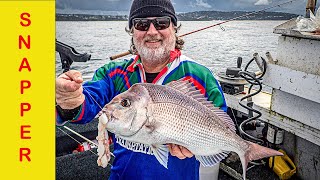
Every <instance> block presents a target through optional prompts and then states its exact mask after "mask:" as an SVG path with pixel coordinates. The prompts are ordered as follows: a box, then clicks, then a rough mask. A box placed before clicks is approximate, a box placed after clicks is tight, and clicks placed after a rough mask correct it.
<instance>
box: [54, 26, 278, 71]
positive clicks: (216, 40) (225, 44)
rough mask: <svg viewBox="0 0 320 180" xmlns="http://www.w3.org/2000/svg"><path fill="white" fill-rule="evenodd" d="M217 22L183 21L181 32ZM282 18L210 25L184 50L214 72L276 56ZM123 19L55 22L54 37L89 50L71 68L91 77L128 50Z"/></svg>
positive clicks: (189, 38) (190, 37) (189, 40)
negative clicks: (88, 57) (256, 58)
mask: <svg viewBox="0 0 320 180" xmlns="http://www.w3.org/2000/svg"><path fill="white" fill-rule="evenodd" d="M217 22H218V21H199V22H195V21H185V22H181V23H182V28H181V30H180V34H183V33H187V32H190V31H193V30H196V29H198V28H202V27H206V26H209V25H212V24H215V23H217ZM283 22H284V21H233V22H229V23H226V24H224V25H223V28H224V29H225V30H224V31H223V30H222V29H221V28H220V27H218V26H217V27H213V28H210V29H207V30H204V31H201V32H197V33H194V34H191V35H188V36H185V37H184V40H185V48H184V50H183V53H184V54H185V55H187V56H189V57H191V58H193V59H194V60H196V61H198V62H200V63H202V64H204V65H206V66H207V67H209V68H210V69H212V70H213V72H215V73H217V72H219V71H221V70H223V69H225V68H226V67H229V66H236V59H237V57H238V56H241V57H243V60H244V63H245V62H247V61H249V60H250V59H251V58H252V54H253V53H255V52H258V53H259V54H260V55H262V56H264V54H265V53H266V52H267V51H269V52H270V53H271V54H272V55H273V56H274V57H275V56H276V47H277V43H278V36H279V35H278V34H273V33H272V31H273V28H274V27H275V26H277V25H279V24H281V23H283ZM126 24H127V23H126V22H124V21H121V22H115V21H98V22H97V21H87V22H83V21H81V22H63V21H58V22H56V38H57V39H58V40H59V41H61V42H63V43H66V44H68V45H71V46H73V47H74V48H75V49H76V50H77V51H78V52H80V53H84V52H87V53H90V54H91V59H92V60H91V61H88V62H86V63H73V65H72V69H77V70H80V71H81V72H82V73H83V74H84V76H92V74H93V72H94V71H95V70H96V69H97V68H99V67H100V66H102V65H103V64H105V63H106V62H108V61H109V60H108V57H110V56H112V55H115V54H118V53H121V52H124V51H126V50H128V49H129V45H130V39H131V37H130V36H129V35H128V34H127V33H126V32H125V31H124V29H125V26H126ZM56 72H57V74H60V73H61V72H62V70H61V63H60V58H59V55H58V54H57V57H56Z"/></svg>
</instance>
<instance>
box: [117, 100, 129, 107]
mask: <svg viewBox="0 0 320 180" xmlns="http://www.w3.org/2000/svg"><path fill="white" fill-rule="evenodd" d="M120 104H121V106H122V107H129V106H130V105H131V103H130V100H129V99H123V100H121V102H120Z"/></svg>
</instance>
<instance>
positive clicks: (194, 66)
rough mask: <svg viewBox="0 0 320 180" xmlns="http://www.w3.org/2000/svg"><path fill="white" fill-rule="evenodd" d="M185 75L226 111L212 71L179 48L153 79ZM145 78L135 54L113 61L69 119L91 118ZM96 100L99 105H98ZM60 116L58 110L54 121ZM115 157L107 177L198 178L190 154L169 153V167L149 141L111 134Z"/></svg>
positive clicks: (162, 81) (158, 81)
mask: <svg viewBox="0 0 320 180" xmlns="http://www.w3.org/2000/svg"><path fill="white" fill-rule="evenodd" d="M180 79H185V80H189V81H191V82H192V84H193V85H194V86H195V87H196V88H197V89H198V90H200V92H201V93H202V94H203V95H204V96H205V97H207V98H208V100H209V101H212V102H213V105H214V106H215V107H220V108H221V109H222V110H224V111H226V110H227V106H226V102H225V99H224V96H223V92H222V89H221V87H220V85H219V84H218V82H217V80H216V79H215V78H214V76H213V74H212V72H211V71H210V70H209V69H208V68H206V67H205V66H203V65H200V64H198V63H197V62H195V61H193V60H192V59H190V58H188V57H186V56H184V55H181V52H180V51H179V50H175V51H171V54H170V62H169V63H168V64H167V65H166V66H165V67H164V68H163V70H162V71H161V72H160V73H159V74H158V75H157V76H156V78H155V79H154V80H153V82H152V83H154V84H160V85H165V84H167V83H169V82H171V81H175V80H180ZM142 82H144V83H145V82H146V77H145V72H144V69H143V65H142V63H141V60H140V57H139V56H138V55H135V56H132V57H131V58H130V59H129V60H124V61H112V62H110V63H108V64H106V65H104V66H102V67H101V68H99V69H98V70H96V72H95V74H94V76H93V78H92V80H91V81H89V82H86V83H85V84H84V85H83V87H84V91H83V94H84V95H85V101H84V102H83V104H82V105H81V108H80V111H79V113H78V114H77V116H76V117H75V118H74V119H73V120H71V121H70V122H72V123H79V124H84V123H88V122H90V121H91V120H92V119H94V117H95V116H96V114H98V112H99V111H100V110H101V108H100V107H103V106H104V105H105V104H107V103H108V102H109V101H111V100H112V98H113V97H115V96H116V95H118V94H120V93H122V92H124V91H126V90H128V89H129V88H130V87H131V86H132V85H133V84H135V83H142ZM97 103H98V104H99V106H100V107H99V106H98V105H97ZM61 122H63V120H62V119H61V118H60V117H59V115H58V114H57V124H59V123H61ZM112 140H113V143H114V151H113V154H114V155H115V159H114V161H113V164H112V168H111V175H110V179H112V180H113V179H166V180H169V179H174V180H177V179H183V180H188V179H190V180H194V179H199V162H198V161H197V160H196V159H195V157H192V158H186V159H183V160H180V159H179V158H177V157H173V156H171V154H170V153H169V157H168V166H167V167H168V168H167V169H166V168H165V167H163V166H162V165H161V164H160V163H159V162H158V160H157V159H156V158H155V156H154V155H153V152H152V150H151V148H150V147H149V146H148V145H145V144H140V143H133V142H129V141H126V140H124V139H122V138H121V137H118V136H117V135H114V134H113V135H112Z"/></svg>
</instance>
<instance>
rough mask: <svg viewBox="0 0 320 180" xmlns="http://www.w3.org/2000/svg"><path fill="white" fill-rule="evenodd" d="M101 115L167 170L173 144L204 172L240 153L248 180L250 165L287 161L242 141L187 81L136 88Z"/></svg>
mask: <svg viewBox="0 0 320 180" xmlns="http://www.w3.org/2000/svg"><path fill="white" fill-rule="evenodd" d="M100 115H101V116H100V117H99V121H100V122H101V123H102V124H104V126H103V127H105V128H106V130H108V131H110V132H112V133H114V134H116V135H117V136H119V137H121V138H123V139H125V140H127V141H131V142H134V143H141V144H145V145H148V146H149V147H150V148H151V149H152V152H153V154H154V156H155V157H156V159H157V160H158V161H159V163H161V164H162V165H163V166H164V167H166V168H167V163H168V155H169V150H168V147H167V146H166V145H165V144H168V143H173V144H177V145H181V146H183V147H185V148H187V149H188V150H189V151H191V152H192V153H193V154H194V155H195V157H196V159H197V160H198V161H200V163H201V164H202V165H203V166H213V165H215V164H216V163H218V162H220V161H221V160H222V159H224V158H225V157H227V156H228V154H229V153H230V152H231V151H232V152H235V153H237V154H238V156H239V157H240V160H241V163H242V170H243V178H244V179H245V177H246V169H247V165H248V163H249V162H250V161H252V160H257V159H261V158H265V157H270V156H278V155H283V154H282V153H281V152H279V151H276V150H273V149H269V148H266V147H263V146H260V145H258V144H255V143H252V142H249V141H246V140H244V139H242V138H241V137H240V136H238V135H237V134H236V129H235V126H234V123H233V121H232V119H231V118H230V117H229V116H228V115H227V114H226V113H225V112H224V111H222V110H221V109H219V108H217V107H214V106H213V103H212V102H210V101H208V100H207V98H205V96H204V95H203V94H201V93H200V91H199V90H197V89H196V88H195V87H194V86H193V85H192V84H191V83H190V82H188V81H182V80H178V81H173V82H171V83H168V84H167V85H155V84H149V83H137V84H134V85H133V86H131V87H130V88H129V89H128V90H127V91H125V92H123V93H121V94H119V95H117V96H116V97H114V98H113V99H112V100H111V101H110V102H109V103H108V104H107V105H105V106H104V108H103V110H102V111H101V112H100ZM103 134H105V133H103ZM100 142H102V141H100ZM100 162H101V161H100Z"/></svg>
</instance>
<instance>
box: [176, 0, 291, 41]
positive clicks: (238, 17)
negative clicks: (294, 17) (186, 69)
mask: <svg viewBox="0 0 320 180" xmlns="http://www.w3.org/2000/svg"><path fill="white" fill-rule="evenodd" d="M294 1H297V0H291V1H287V2H284V3H280V4H277V5H274V6H271V7H267V8H264V9H261V10H259V11H254V12H251V13H247V14H244V15H241V16H237V17H234V18H231V19H228V20H226V21H222V22H220V23H217V24H213V25H210V26H207V27H204V28H201V29H198V30H195V31H191V32H188V33H185V34H182V35H180V36H179V37H183V36H187V35H189V34H193V33H196V32H199V31H202V30H205V29H208V28H212V27H214V26H218V25H219V26H220V25H221V24H224V23H227V22H230V21H234V20H237V19H240V18H242V17H247V16H250V15H253V14H257V13H259V12H263V11H266V10H269V9H273V8H275V7H280V6H282V5H285V4H289V3H292V2H294Z"/></svg>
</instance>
